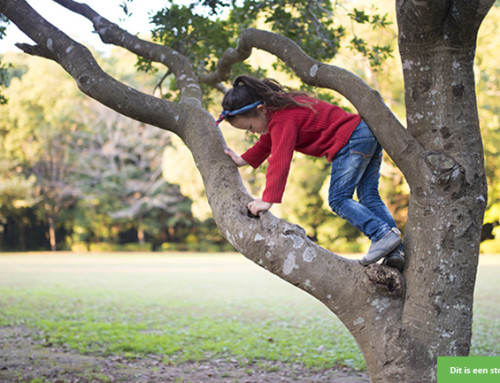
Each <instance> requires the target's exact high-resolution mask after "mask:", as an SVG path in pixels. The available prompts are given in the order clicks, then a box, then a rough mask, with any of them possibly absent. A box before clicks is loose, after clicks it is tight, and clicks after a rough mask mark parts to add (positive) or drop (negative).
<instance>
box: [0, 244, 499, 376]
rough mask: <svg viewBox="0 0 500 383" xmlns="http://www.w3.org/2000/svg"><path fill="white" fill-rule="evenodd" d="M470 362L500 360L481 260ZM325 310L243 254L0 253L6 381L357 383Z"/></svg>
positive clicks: (355, 368)
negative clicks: (481, 357) (486, 357)
mask: <svg viewBox="0 0 500 383" xmlns="http://www.w3.org/2000/svg"><path fill="white" fill-rule="evenodd" d="M475 302H476V305H475V313H474V314H475V322H474V329H473V330H474V335H473V341H472V352H471V354H472V355H500V308H499V306H500V305H499V304H498V303H500V256H490V255H484V256H481V260H480V268H479V271H478V282H477V288H476V294H475ZM368 381H369V379H368V377H367V375H366V374H365V372H364V362H363V359H362V357H361V355H360V353H359V349H358V348H357V345H356V344H355V342H354V340H353V339H352V337H351V336H350V335H349V334H348V332H347V330H345V328H343V325H342V324H341V323H340V322H339V321H338V320H337V319H336V318H335V317H333V316H332V314H331V313H329V312H328V310H326V309H325V308H324V307H323V306H322V305H321V304H320V303H319V302H317V301H315V300H314V299H313V298H311V297H310V296H308V295H307V294H305V293H303V292H302V291H300V290H298V289H296V288H294V287H293V286H291V285H288V284H287V283H285V282H283V281H282V280H280V279H279V278H277V277H275V276H273V275H272V274H270V273H268V272H267V271H265V270H262V269H260V268H259V267H257V266H256V265H254V264H253V263H251V262H250V261H248V260H246V259H245V258H243V257H242V256H240V255H237V254H161V255H160V254H153V253H141V254H124V253H120V254H74V253H59V254H48V253H43V254H40V253H30V254H26V253H24V254H23V253H21V254H0V382H1V383H3V382H9V383H11V382H12V383H14V382H16V383H17V382H19V383H21V382H22V383H24V382H26V383H49V382H50V383H72V382H73V383H77V382H78V383H90V382H95V383H101V382H133V383H142V382H144V383H146V382H151V383H154V382H158V383H159V382H176V383H177V382H179V383H180V382H193V383H198V382H200V383H205V382H206V383H225V382H248V383H268V382H269V383H271V382H272V383H278V382H304V383H315V382H318V383H319V382H325V383H326V382H328V383H341V382H345V383H355V382H356V383H361V382H368Z"/></svg>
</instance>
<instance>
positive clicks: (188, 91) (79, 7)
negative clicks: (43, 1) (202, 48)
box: [54, 0, 202, 107]
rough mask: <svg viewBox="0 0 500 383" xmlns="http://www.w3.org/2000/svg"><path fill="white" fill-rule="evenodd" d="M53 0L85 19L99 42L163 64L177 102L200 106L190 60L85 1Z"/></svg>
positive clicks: (198, 89)
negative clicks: (173, 82)
mask: <svg viewBox="0 0 500 383" xmlns="http://www.w3.org/2000/svg"><path fill="white" fill-rule="evenodd" d="M54 1H55V2H56V3H58V4H60V5H62V6H64V7H66V8H67V9H69V10H71V11H73V12H75V13H78V14H80V15H82V16H84V17H86V18H87V19H89V20H90V21H91V22H92V23H93V25H94V29H95V31H96V32H97V33H98V34H99V36H100V37H101V39H102V41H103V42H105V43H108V44H113V45H116V46H120V47H123V48H125V49H127V50H129V51H130V52H133V53H135V54H136V55H138V56H141V57H144V58H146V59H149V60H151V61H154V62H159V63H162V64H164V65H165V66H166V67H167V68H169V70H170V71H171V72H172V73H173V74H174V75H175V77H176V80H177V83H178V86H179V89H181V100H180V102H181V103H183V102H186V103H190V104H194V105H195V106H198V107H199V106H201V98H202V95H201V89H200V87H199V84H198V81H197V78H196V76H195V74H194V72H193V68H192V67H191V63H190V62H189V60H188V59H187V58H186V57H184V56H183V55H181V54H180V53H179V52H177V51H175V50H174V49H171V48H169V47H167V46H164V45H159V44H155V43H151V42H149V41H145V40H142V39H140V38H138V37H137V36H134V35H132V34H130V33H128V32H127V31H125V30H123V29H121V28H120V27H119V26H118V25H116V24H114V23H112V22H110V21H109V20H107V19H106V18H104V17H102V16H100V15H99V14H98V13H97V12H95V11H94V10H93V9H92V8H90V7H89V6H88V5H87V4H80V3H77V2H75V1H72V0H54Z"/></svg>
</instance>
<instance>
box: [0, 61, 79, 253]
mask: <svg viewBox="0 0 500 383" xmlns="http://www.w3.org/2000/svg"><path fill="white" fill-rule="evenodd" d="M29 61H30V66H29V68H28V69H27V71H26V73H24V74H22V76H20V78H13V79H12V80H11V81H10V86H9V87H8V88H7V90H6V91H5V93H6V95H7V96H9V97H10V95H11V94H14V95H17V98H14V99H12V100H10V102H9V104H8V106H7V105H6V106H3V107H2V112H3V113H2V115H1V116H0V126H1V127H2V133H3V134H2V136H3V137H2V144H3V145H2V149H3V153H2V155H3V156H6V157H8V158H10V159H16V160H18V161H19V165H20V166H22V167H23V170H24V173H25V175H26V176H27V177H28V176H34V178H35V180H36V182H35V184H34V193H35V195H36V196H37V197H38V199H39V205H40V209H39V210H38V213H39V214H40V216H41V218H42V219H43V220H44V221H45V222H46V226H47V229H48V233H47V237H48V240H49V244H50V248H51V250H56V242H57V238H56V229H57V228H58V226H60V223H61V222H59V221H60V220H59V216H60V215H61V214H62V213H63V211H64V210H66V209H67V208H68V207H69V206H71V205H73V204H74V203H75V202H76V197H77V194H78V191H77V190H76V188H75V186H74V185H73V184H72V183H71V182H69V180H68V175H69V174H70V173H71V172H72V167H73V163H74V161H75V158H76V157H77V153H75V152H72V151H71V150H70V148H71V146H70V145H69V144H70V143H71V142H72V139H73V135H74V132H75V131H76V130H78V129H79V128H81V123H79V121H78V120H79V116H80V115H81V114H83V112H82V110H83V109H82V108H81V106H80V103H79V102H78V100H79V99H80V100H81V99H82V97H81V95H80V94H79V93H78V90H77V89H75V86H74V84H73V83H72V82H71V78H69V76H67V75H65V74H64V73H61V72H57V71H55V72H54V71H53V68H54V66H55V65H54V64H53V63H49V62H46V61H45V62H44V61H40V60H39V59H38V60H36V59H32V60H29ZM36 61H38V62H37V63H36V64H35V62H36ZM41 79H45V80H49V79H50V83H51V84H52V86H54V87H57V88H58V92H57V93H56V92H48V91H47V88H46V84H47V83H48V82H44V81H41Z"/></svg>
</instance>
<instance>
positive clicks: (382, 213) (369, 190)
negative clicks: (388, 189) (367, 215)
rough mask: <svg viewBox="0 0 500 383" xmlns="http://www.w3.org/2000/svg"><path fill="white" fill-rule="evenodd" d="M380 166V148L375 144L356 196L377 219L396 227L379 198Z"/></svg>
mask: <svg viewBox="0 0 500 383" xmlns="http://www.w3.org/2000/svg"><path fill="white" fill-rule="evenodd" d="M381 164H382V146H380V144H377V149H376V151H375V153H374V154H373V157H372V158H371V160H370V163H369V164H368V166H367V167H366V170H365V172H364V174H363V176H362V177H361V180H360V181H359V185H358V188H357V194H358V199H359V203H361V204H362V205H364V206H366V207H367V208H368V209H370V211H371V212H372V213H373V214H375V215H376V216H377V217H379V218H380V219H382V220H383V221H384V222H385V223H387V224H388V225H389V226H390V227H391V228H393V227H394V228H395V227H396V222H395V221H394V218H393V217H392V215H391V213H390V211H389V209H388V208H387V206H386V205H385V203H384V202H383V201H382V199H381V198H380V193H379V179H380V166H381Z"/></svg>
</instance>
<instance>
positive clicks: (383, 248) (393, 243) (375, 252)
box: [359, 228, 402, 266]
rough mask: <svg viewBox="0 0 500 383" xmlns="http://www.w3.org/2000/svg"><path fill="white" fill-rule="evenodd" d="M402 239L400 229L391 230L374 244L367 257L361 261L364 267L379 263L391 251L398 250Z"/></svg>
mask: <svg viewBox="0 0 500 383" xmlns="http://www.w3.org/2000/svg"><path fill="white" fill-rule="evenodd" d="M401 242H402V241H401V237H400V236H399V230H398V229H395V228H393V229H391V230H389V231H388V232H387V234H386V235H384V236H383V237H382V238H380V239H379V240H378V241H374V242H372V244H371V245H370V248H369V249H368V253H367V254H366V255H365V257H364V258H363V259H361V261H359V262H360V263H361V264H362V265H363V266H368V265H370V264H372V263H375V262H377V261H378V260H379V259H381V258H382V257H384V256H385V255H387V254H389V253H390V252H391V251H393V250H394V249H396V248H397V247H398V246H399V245H400V244H401Z"/></svg>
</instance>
